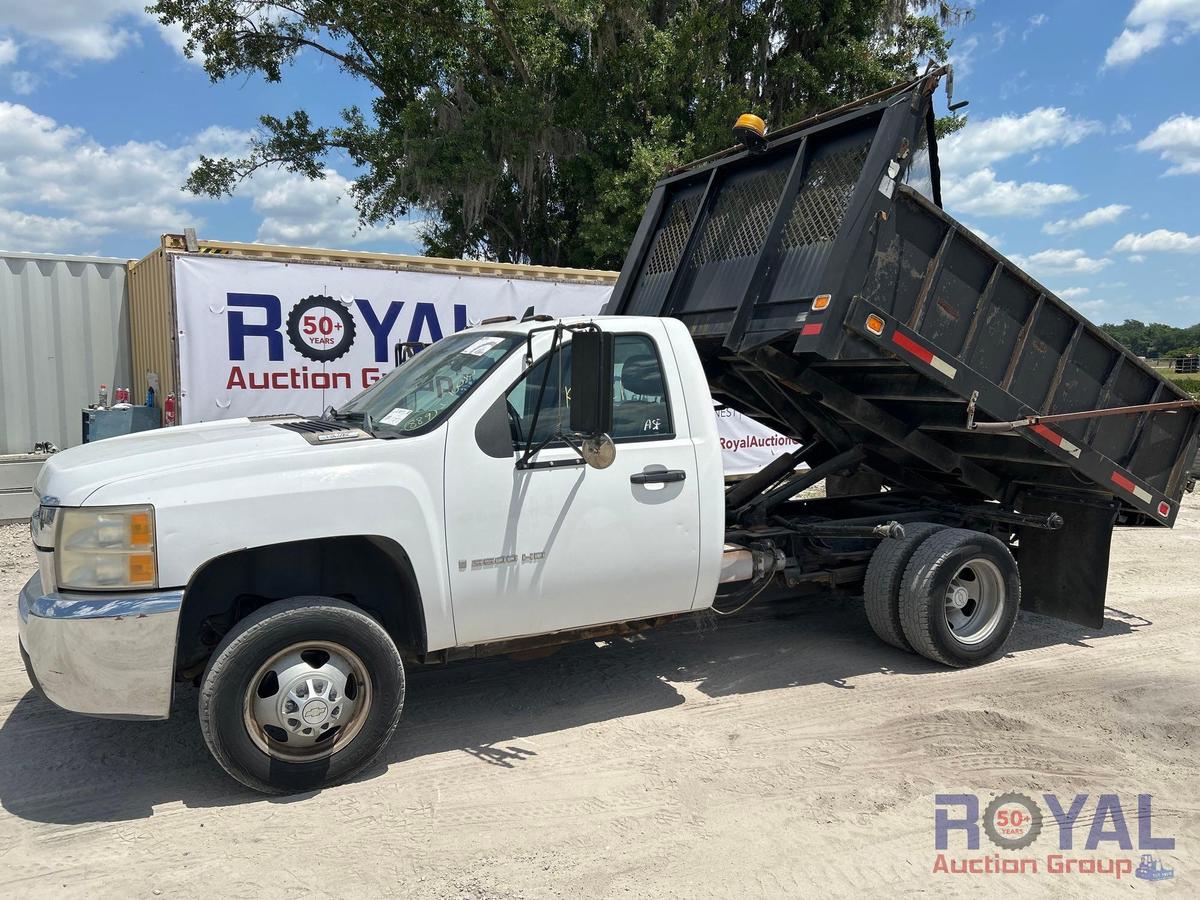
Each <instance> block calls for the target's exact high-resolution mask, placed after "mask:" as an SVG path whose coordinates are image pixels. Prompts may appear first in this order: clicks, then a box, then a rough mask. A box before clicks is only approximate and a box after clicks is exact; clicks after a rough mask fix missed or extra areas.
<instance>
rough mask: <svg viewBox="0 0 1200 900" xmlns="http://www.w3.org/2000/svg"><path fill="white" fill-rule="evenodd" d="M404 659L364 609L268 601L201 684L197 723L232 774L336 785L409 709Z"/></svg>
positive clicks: (262, 785)
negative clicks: (406, 700)
mask: <svg viewBox="0 0 1200 900" xmlns="http://www.w3.org/2000/svg"><path fill="white" fill-rule="evenodd" d="M404 687H405V685H404V666H403V664H402V662H401V660H400V654H399V652H398V651H397V650H396V645H395V644H394V643H393V641H392V639H391V637H390V636H389V635H388V633H387V632H386V631H385V630H384V629H383V626H382V625H380V624H379V623H378V622H377V621H375V619H373V618H371V617H370V616H369V615H367V614H366V613H365V612H363V611H362V610H361V609H359V608H358V607H356V606H352V605H351V604H349V603H344V602H342V601H341V600H333V599H330V598H327V597H295V598H292V599H291V600H280V601H278V602H275V603H270V604H268V605H266V606H264V607H262V608H261V609H259V610H257V611H255V612H254V613H252V614H251V615H249V616H247V617H246V618H245V619H242V620H241V621H240V622H238V623H237V624H236V625H235V626H234V627H233V629H232V630H231V631H230V632H229V633H228V634H227V635H225V639H224V640H223V641H221V643H220V645H219V646H218V647H217V649H216V650H215V651H214V652H213V655H212V659H211V660H210V661H209V664H208V668H207V669H206V671H205V673H204V678H203V681H202V682H201V685H200V730H201V731H202V732H203V734H204V742H205V743H206V744H207V745H208V749H209V751H210V752H211V753H212V755H213V758H214V759H216V761H217V762H218V763H219V764H220V766H221V768H223V769H224V770H225V771H226V772H227V773H228V774H229V775H230V776H232V777H233V778H235V779H237V780H238V781H240V782H241V783H242V784H244V785H246V787H249V788H252V789H254V790H256V791H261V792H263V793H265V794H291V793H296V792H299V791H309V790H315V789H319V788H322V787H327V786H329V785H333V784H338V783H340V782H343V781H346V780H348V779H350V778H352V777H353V776H354V775H356V774H358V773H359V772H360V771H362V770H363V769H364V768H366V767H367V766H369V765H370V764H371V763H373V762H374V761H375V760H376V759H377V758H378V757H379V755H380V754H381V753H382V752H383V750H384V748H385V747H386V746H387V744H388V741H390V740H391V737H392V734H393V733H394V732H395V730H396V726H397V725H398V724H399V722H400V713H401V712H402V710H403V708H404Z"/></svg>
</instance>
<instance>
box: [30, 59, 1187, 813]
mask: <svg viewBox="0 0 1200 900" xmlns="http://www.w3.org/2000/svg"><path fill="white" fill-rule="evenodd" d="M942 74H944V72H943V71H942V70H937V71H934V72H931V73H928V74H926V75H924V76H922V77H920V78H917V79H915V80H913V81H911V82H908V83H906V84H903V85H898V86H896V87H895V88H893V89H891V90H889V91H884V92H881V93H879V94H876V95H873V96H872V97H868V98H865V99H864V100H862V101H858V102H856V103H853V104H849V105H848V106H846V107H843V108H840V109H838V110H833V111H831V112H829V113H826V114H823V115H821V116H818V117H815V118H814V119H811V120H809V121H807V122H803V123H800V124H799V125H797V126H794V127H791V128H788V129H784V130H782V131H780V132H778V133H777V134H775V135H772V136H770V137H766V136H764V135H762V134H759V133H757V132H756V131H755V130H754V128H753V127H752V126H753V123H751V127H750V128H749V131H748V132H746V133H745V145H744V146H742V147H738V148H732V149H730V150H729V151H726V152H723V153H720V154H716V155H714V156H713V157H710V158H708V159H705V160H701V161H699V162H698V163H696V164H693V165H691V166H689V167H686V168H684V169H682V170H680V171H677V172H673V173H671V174H670V175H668V176H667V177H666V178H664V179H663V181H662V182H660V184H659V185H658V186H657V188H656V189H655V191H654V194H653V196H652V197H651V200H650V203H649V205H648V208H647V210H646V213H645V216H644V218H643V221H642V223H641V226H640V227H639V230H638V232H637V235H636V237H635V240H634V243H633V246H632V247H631V249H630V252H629V255H628V257H627V259H626V261H625V265H624V268H623V270H622V273H621V277H620V280H619V281H618V283H617V285H616V287H615V288H614V293H613V296H612V299H611V301H610V303H609V306H608V307H607V308H606V311H605V312H606V314H605V315H603V316H599V317H595V318H590V319H572V320H559V321H554V320H547V319H546V318H545V317H537V318H531V319H530V320H528V321H515V320H513V319H505V320H497V321H485V322H483V323H481V324H479V325H477V326H474V327H470V328H467V329H466V330H464V331H461V332H459V333H456V334H454V335H451V336H448V337H445V338H443V339H442V340H440V341H437V342H436V343H434V344H433V345H431V346H429V347H428V348H425V349H422V350H420V352H417V353H415V354H413V355H411V357H410V358H408V359H406V360H405V361H404V362H403V363H402V364H401V365H399V366H398V367H397V368H396V369H394V370H393V371H392V372H391V373H390V374H389V375H388V376H386V377H385V378H383V379H382V380H380V381H379V382H378V383H376V384H375V385H374V386H373V387H371V388H370V389H368V390H367V391H365V392H364V393H363V394H361V395H359V396H358V397H357V398H355V399H354V400H352V401H350V402H349V403H348V404H347V405H345V406H343V407H342V408H340V409H336V410H332V409H331V410H329V411H328V412H327V413H326V415H324V416H322V417H320V418H315V419H314V418H303V417H300V416H287V415H281V416H277V417H268V418H260V419H257V420H250V419H241V420H235V421H223V422H213V423H208V424H199V425H191V426H187V427H176V428H167V429H162V430H160V431H156V432H149V433H141V434H135V435H130V436H127V437H121V438H114V439H110V440H105V441H102V442H98V443H94V444H88V445H85V446H82V447H78V448H74V449H71V450H67V451H65V452H63V453H60V454H57V455H56V456H54V457H52V458H51V459H50V460H49V461H48V462H47V463H46V464H45V466H44V468H43V469H42V472H41V475H40V477H39V478H38V481H37V484H36V487H35V490H36V492H37V496H38V500H39V507H38V510H37V512H36V513H35V515H34V516H33V521H32V525H31V528H32V537H33V543H34V546H35V547H36V551H37V559H38V564H39V571H38V572H37V574H36V575H34V577H33V578H32V579H30V581H29V583H28V584H27V585H26V587H25V588H24V590H23V591H22V592H21V595H20V598H19V602H18V614H19V617H20V652H21V654H22V656H23V658H24V661H25V665H26V668H27V671H28V672H29V676H30V680H31V681H32V683H33V684H34V686H35V688H36V689H37V690H39V691H40V692H42V693H43V695H44V696H45V697H47V698H48V699H49V700H50V701H51V702H53V703H55V704H57V705H58V706H60V707H62V708H63V709H66V710H70V711H73V712H77V713H83V714H86V715H95V716H112V717H124V718H144V719H162V718H165V717H167V716H168V715H169V714H170V713H171V708H172V700H173V694H174V687H175V685H176V684H178V683H181V682H188V681H191V682H195V683H196V684H197V685H198V686H199V709H198V714H199V719H200V724H201V730H202V733H203V736H204V740H205V741H206V743H207V745H208V747H209V749H210V750H211V751H212V755H213V756H214V758H215V759H216V761H217V762H218V763H219V764H220V765H221V766H222V767H223V768H224V769H225V770H226V771H227V772H228V773H229V774H230V775H231V776H232V777H234V778H235V779H237V780H238V781H240V782H242V783H243V784H245V785H247V786H249V787H251V788H253V789H256V790H259V791H264V792H272V793H287V792H293V791H298V790H307V789H313V788H318V787H321V786H323V785H328V784H333V783H337V782H339V781H343V780H345V779H348V778H350V777H352V776H353V775H354V774H355V773H357V772H360V771H361V770H362V769H363V768H364V767H365V766H367V765H368V764H370V763H371V762H372V760H374V759H376V758H377V757H378V756H379V754H380V753H381V752H382V751H383V749H384V748H385V747H386V745H387V743H388V742H389V740H390V739H391V738H392V735H393V732H394V731H395V730H396V728H397V726H398V723H399V721H400V716H401V711H402V709H403V704H404V695H405V671H406V667H409V668H411V667H413V666H428V665H435V664H441V663H447V662H451V661H453V660H456V659H462V658H468V657H474V656H480V655H487V654H497V653H515V652H518V651H524V650H529V649H531V648H536V647H545V646H550V645H555V644H560V643H564V642H567V641H571V640H578V639H583V638H598V637H601V636H604V635H609V634H627V633H629V632H631V631H633V630H638V629H641V628H645V627H650V626H653V625H656V624H659V623H662V622H666V621H670V620H672V619H675V618H678V617H681V616H688V615H697V614H702V615H704V614H715V615H731V614H734V613H736V612H738V611H739V610H741V609H743V608H745V607H746V606H747V605H748V604H750V603H752V602H755V601H758V602H762V599H763V598H765V597H771V596H777V595H780V594H787V595H795V594H802V593H816V594H821V595H828V596H839V595H841V596H856V597H862V598H863V601H864V603H865V607H866V617H867V620H868V622H869V624H870V626H871V628H872V629H873V630H874V631H875V633H876V634H877V635H878V636H879V637H880V638H881V639H882V640H883V641H885V642H886V643H888V644H891V645H892V646H894V647H896V648H899V649H901V650H905V651H910V652H916V653H919V654H922V655H924V656H926V657H928V658H930V659H933V660H936V661H938V662H940V663H943V664H945V665H948V666H968V665H974V664H978V663H981V662H984V661H986V660H988V659H991V658H992V657H994V656H995V655H996V654H998V653H1000V652H1001V650H1002V649H1003V647H1004V644H1005V641H1006V639H1007V637H1008V635H1009V632H1010V631H1011V629H1012V627H1013V623H1014V621H1015V619H1016V616H1017V613H1018V610H1019V608H1022V607H1024V608H1026V609H1029V610H1032V611H1034V612H1039V613H1043V614H1047V615H1051V616H1058V617H1061V618H1065V619H1068V620H1071V621H1075V622H1079V623H1083V624H1085V625H1087V626H1089V627H1099V626H1101V625H1102V623H1103V608H1104V597H1105V579H1106V570H1107V562H1108V551H1109V542H1110V538H1111V534H1112V530H1113V527H1114V526H1115V525H1118V524H1119V525H1127V526H1133V527H1155V526H1170V525H1171V524H1173V522H1174V520H1175V516H1176V514H1177V510H1178V504H1179V500H1180V497H1181V495H1182V493H1183V492H1184V491H1185V490H1188V489H1190V488H1191V486H1192V483H1191V480H1190V476H1189V474H1188V472H1187V465H1188V463H1189V462H1190V461H1191V459H1192V457H1193V455H1194V453H1195V449H1196V440H1197V436H1196V434H1197V419H1198V415H1197V410H1196V404H1195V402H1194V401H1191V400H1190V398H1188V397H1187V396H1186V395H1184V394H1183V393H1182V392H1181V391H1179V390H1178V389H1176V388H1175V387H1174V386H1173V385H1172V384H1171V383H1170V382H1169V381H1167V380H1165V379H1163V378H1162V377H1160V376H1159V375H1157V374H1156V373H1155V372H1154V371H1153V370H1151V369H1149V368H1147V367H1146V365H1145V364H1144V363H1143V362H1142V361H1141V360H1139V359H1138V358H1137V357H1135V356H1134V355H1132V354H1131V353H1129V352H1128V351H1126V350H1124V349H1123V348H1122V347H1120V346H1119V345H1118V344H1116V343H1115V342H1114V341H1112V340H1111V339H1110V338H1109V337H1108V336H1107V335H1105V334H1104V333H1103V332H1101V331H1100V330H1099V329H1097V328H1095V327H1094V326H1092V325H1090V324H1089V323H1087V322H1086V321H1085V320H1084V319H1083V318H1082V317H1080V316H1079V314H1078V313H1076V312H1075V311H1074V310H1072V309H1071V308H1070V307H1069V306H1067V305H1066V304H1065V303H1064V302H1062V301H1061V300H1060V299H1058V298H1057V297H1055V296H1054V295H1053V294H1052V293H1051V292H1050V291H1048V290H1047V289H1046V288H1045V287H1043V286H1042V285H1040V284H1038V283H1037V282H1036V281H1034V280H1033V279H1032V278H1030V277H1029V276H1028V275H1027V274H1025V273H1024V272H1022V271H1021V270H1020V269H1018V268H1017V267H1015V266H1014V265H1013V264H1012V263H1011V262H1009V261H1008V260H1006V259H1005V258H1004V257H1002V256H1001V255H999V254H998V253H997V252H996V251H995V250H994V249H992V248H991V247H989V246H988V245H987V244H986V243H984V242H983V241H982V240H981V239H980V238H979V237H978V236H976V235H975V234H974V233H973V232H971V231H970V230H968V229H967V228H965V227H963V226H961V225H960V224H959V223H957V222H956V221H954V220H953V219H952V218H951V217H950V216H948V215H947V214H946V213H945V212H944V211H943V210H942V209H941V203H940V176H939V172H938V167H937V156H936V140H935V138H934V135H933V118H932V111H931V101H930V97H931V94H932V92H933V89H934V87H935V86H936V85H937V83H938V79H939V77H940V76H941V75H942ZM714 400H715V402H716V403H718V404H724V405H727V406H730V407H733V408H736V409H738V410H739V411H741V412H744V413H747V414H749V415H752V416H755V417H757V418H759V419H760V420H762V421H764V422H765V423H767V424H769V425H771V426H772V427H774V428H776V429H778V430H779V431H781V432H783V433H785V434H787V435H789V436H791V437H794V438H795V439H797V441H798V442H799V446H798V448H797V449H796V450H795V451H793V452H791V453H787V454H784V455H782V456H780V457H779V458H778V459H776V460H775V461H774V462H772V463H771V464H770V465H768V466H766V467H764V469H763V470H762V471H760V472H758V473H757V474H754V475H751V476H750V477H748V478H746V479H744V480H741V481H738V482H736V483H733V484H731V485H726V483H725V480H724V478H723V474H722V465H721V447H720V444H719V440H718V437H717V431H716V420H715V417H714V413H713V407H714ZM822 481H824V482H825V485H826V490H825V492H824V493H825V495H824V496H822V497H816V496H812V495H811V493H812V492H809V491H808V490H807V489H809V488H812V487H815V486H816V485H817V484H818V483H819V482H822ZM768 589H770V590H768Z"/></svg>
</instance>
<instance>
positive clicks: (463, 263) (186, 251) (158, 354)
mask: <svg viewBox="0 0 1200 900" xmlns="http://www.w3.org/2000/svg"><path fill="white" fill-rule="evenodd" d="M197 257H207V258H221V259H228V260H231V261H233V260H240V261H259V262H263V263H273V264H275V265H280V264H282V265H284V266H289V267H290V266H327V267H332V269H333V270H335V271H336V270H338V269H341V270H347V269H357V270H371V269H375V270H386V271H390V272H396V273H406V272H411V273H421V274H435V275H446V276H458V277H466V276H470V277H480V276H482V277H486V278H495V279H497V280H507V281H524V282H529V281H532V282H544V283H553V284H558V285H597V286H603V287H605V288H611V286H612V285H613V284H615V283H616V280H617V273H616V272H605V271H599V270H590V269H566V268H554V267H550V266H526V265H513V264H509V263H495V262H487V261H484V260H461V259H438V258H433V257H422V256H406V255H402V254H395V253H369V252H351V251H345V250H325V249H319V248H313V247H287V246H277V245H270V244H255V243H238V242H234V241H208V240H195V239H191V243H190V247H189V238H186V237H185V236H183V235H177V234H166V235H163V237H162V241H161V244H160V246H159V247H158V248H157V249H156V250H154V251H153V252H151V253H149V254H148V255H147V256H145V257H144V258H142V259H141V260H138V261H137V262H134V263H131V264H130V266H129V298H130V308H131V315H132V347H133V387H134V396H135V397H136V398H140V399H141V400H143V401H144V400H145V397H146V390H147V388H148V387H149V386H150V378H151V377H154V376H156V377H157V381H158V396H159V405H160V406H161V401H162V398H164V397H166V396H167V394H168V393H174V394H176V395H177V396H180V400H181V403H182V404H183V405H184V406H186V405H187V402H188V400H189V399H190V398H188V397H186V396H181V395H184V394H186V385H185V384H183V381H185V380H186V379H183V380H181V377H180V338H181V337H186V335H181V321H180V320H181V315H180V303H181V302H182V303H191V302H194V300H193V298H181V297H180V296H179V294H178V291H177V285H178V279H177V273H176V269H177V263H178V261H179V260H180V259H185V258H193V259H194V258H197ZM330 280H331V281H333V282H334V283H336V281H337V279H336V278H331V279H330ZM330 290H331V292H334V293H336V291H335V290H334V289H332V288H331V289H330ZM209 417H211V416H210V415H208V414H207V413H206V414H205V415H203V416H197V415H196V413H195V410H194V408H193V411H192V413H191V414H190V415H188V414H185V417H184V419H183V421H198V420H200V419H201V418H203V419H207V418H209Z"/></svg>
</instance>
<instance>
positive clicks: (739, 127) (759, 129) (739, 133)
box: [733, 113, 767, 153]
mask: <svg viewBox="0 0 1200 900" xmlns="http://www.w3.org/2000/svg"><path fill="white" fill-rule="evenodd" d="M733 135H734V137H736V138H737V139H738V140H739V141H741V142H742V143H743V144H745V145H746V149H747V150H749V151H750V152H751V153H757V152H759V151H760V150H762V149H763V148H764V147H766V146H767V123H766V122H764V121H763V120H762V119H761V118H759V117H758V116H756V115H754V113H742V114H741V115H740V116H738V120H737V121H736V122H734V123H733Z"/></svg>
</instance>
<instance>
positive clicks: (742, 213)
mask: <svg viewBox="0 0 1200 900" xmlns="http://www.w3.org/2000/svg"><path fill="white" fill-rule="evenodd" d="M786 178H787V174H786V173H785V172H783V171H781V170H779V169H774V170H768V171H765V172H759V173H757V174H755V175H752V176H749V177H747V178H742V179H738V180H737V181H730V182H729V183H728V184H726V185H725V186H724V187H723V188H722V189H721V194H720V196H718V197H717V202H716V203H715V204H714V205H713V211H712V215H711V216H709V217H708V221H707V222H706V223H705V226H704V235H703V236H702V237H701V238H700V243H699V246H698V247H697V248H696V252H695V253H694V254H692V258H691V261H690V266H691V268H693V269H698V268H699V267H700V266H702V265H704V264H705V263H710V262H721V261H722V260H727V259H739V258H741V257H743V256H757V255H758V253H759V252H760V251H761V250H762V246H763V240H764V239H765V238H766V236H767V229H768V228H770V227H771V220H772V219H773V218H774V217H775V207H776V206H778V205H779V192H780V191H782V190H783V182H784V179H786Z"/></svg>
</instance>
